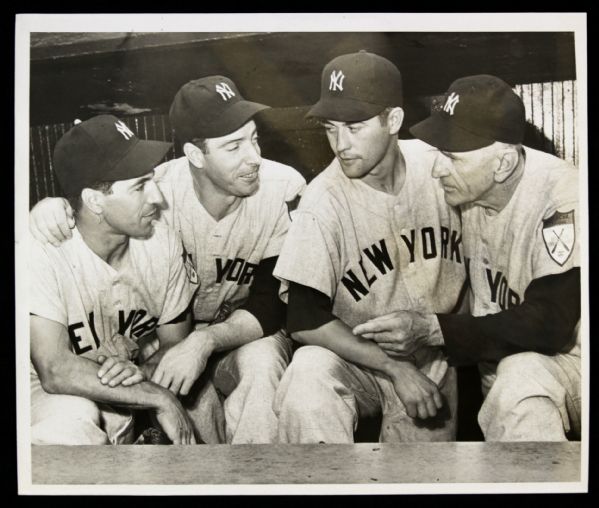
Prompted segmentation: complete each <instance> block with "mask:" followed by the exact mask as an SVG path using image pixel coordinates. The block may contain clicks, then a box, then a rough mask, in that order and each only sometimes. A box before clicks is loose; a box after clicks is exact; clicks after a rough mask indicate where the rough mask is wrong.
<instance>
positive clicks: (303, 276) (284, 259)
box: [274, 211, 341, 299]
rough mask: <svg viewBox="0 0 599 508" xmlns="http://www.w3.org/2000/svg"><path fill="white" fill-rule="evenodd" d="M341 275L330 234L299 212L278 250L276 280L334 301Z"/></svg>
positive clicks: (314, 217)
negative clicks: (315, 292) (312, 290)
mask: <svg viewBox="0 0 599 508" xmlns="http://www.w3.org/2000/svg"><path fill="white" fill-rule="evenodd" d="M340 272H341V258H340V248H339V247H338V245H337V242H336V241H335V238H334V236H333V234H332V233H331V232H330V231H329V230H328V229H327V227H326V226H325V225H323V224H322V223H321V221H320V220H319V219H318V218H317V217H316V216H315V215H313V214H312V213H310V212H305V211H298V212H297V214H296V215H295V217H294V219H293V222H292V223H291V227H290V228H289V233H288V234H287V238H286V239H285V242H284V244H283V248H282V249H281V253H280V255H279V260H278V262H277V265H276V267H275V272H274V275H275V277H277V278H279V279H281V280H282V281H283V282H284V283H285V282H286V281H289V282H296V283H297V284H302V285H303V286H308V287H311V288H313V289H316V290H317V291H320V292H321V293H323V294H325V295H326V296H328V297H329V298H330V299H333V298H334V297H335V293H336V288H337V285H338V279H339V278H340V277H339V273H340Z"/></svg>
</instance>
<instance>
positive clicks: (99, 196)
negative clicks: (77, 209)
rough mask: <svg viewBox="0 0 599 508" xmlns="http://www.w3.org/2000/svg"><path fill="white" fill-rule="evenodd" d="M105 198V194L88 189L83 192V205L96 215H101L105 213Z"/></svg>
mask: <svg viewBox="0 0 599 508" xmlns="http://www.w3.org/2000/svg"><path fill="white" fill-rule="evenodd" d="M104 196H105V194H104V193H103V192H101V191H99V190H94V189H87V188H86V189H83V190H82V191H81V201H82V202H83V205H84V206H86V207H87V208H89V209H90V210H91V211H92V212H93V213H95V214H96V215H100V214H101V213H102V212H103V211H104Z"/></svg>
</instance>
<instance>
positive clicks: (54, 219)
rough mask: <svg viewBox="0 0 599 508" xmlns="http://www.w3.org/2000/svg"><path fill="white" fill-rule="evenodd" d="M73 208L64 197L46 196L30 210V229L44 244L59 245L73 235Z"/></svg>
mask: <svg viewBox="0 0 599 508" xmlns="http://www.w3.org/2000/svg"><path fill="white" fill-rule="evenodd" d="M74 227H75V218H74V216H73V209H72V208H71V205H69V202H68V201H67V200H66V199H64V198H44V199H42V200H41V201H39V202H38V203H36V205H35V206H34V207H33V209H32V210H31V211H30V212H29V230H30V231H31V234H32V235H33V236H34V238H36V239H37V240H38V241H39V242H41V243H42V244H45V243H46V242H48V243H51V244H52V245H54V246H55V247H58V246H59V245H60V244H61V243H62V242H64V241H65V240H68V239H69V238H71V236H73V232H72V231H71V230H72V229H73V228H74Z"/></svg>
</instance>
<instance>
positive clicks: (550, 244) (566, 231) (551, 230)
mask: <svg viewBox="0 0 599 508" xmlns="http://www.w3.org/2000/svg"><path fill="white" fill-rule="evenodd" d="M575 235H576V233H575V230H574V210H570V211H568V212H557V211H556V212H555V213H554V214H553V215H552V216H551V217H549V218H548V219H545V220H544V221H543V241H544V242H545V247H546V248H547V252H548V253H549V255H550V256H551V259H553V261H555V262H556V263H557V264H558V265H560V266H564V263H565V262H566V261H568V258H569V257H570V256H571V254H572V251H573V250H574V242H575V241H576V238H575Z"/></svg>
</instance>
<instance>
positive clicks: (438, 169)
mask: <svg viewBox="0 0 599 508" xmlns="http://www.w3.org/2000/svg"><path fill="white" fill-rule="evenodd" d="M448 174H449V161H448V159H447V157H445V155H443V154H442V153H440V154H439V155H437V158H436V159H435V163H434V164H433V169H432V175H433V178H441V177H443V176H447V175H448Z"/></svg>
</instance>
